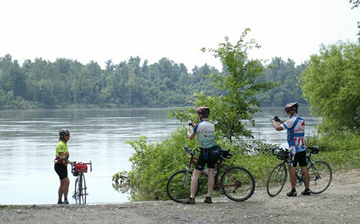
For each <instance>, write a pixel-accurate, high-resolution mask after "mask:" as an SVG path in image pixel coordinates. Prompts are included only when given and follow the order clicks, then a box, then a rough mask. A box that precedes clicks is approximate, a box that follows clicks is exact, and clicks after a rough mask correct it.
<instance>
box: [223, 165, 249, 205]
mask: <svg viewBox="0 0 360 224" xmlns="http://www.w3.org/2000/svg"><path fill="white" fill-rule="evenodd" d="M220 184H221V189H220V191H222V192H223V193H224V194H225V196H226V197H228V198H229V199H230V200H233V201H246V200H247V199H249V198H250V197H251V196H252V195H253V193H254V191H255V180H254V177H253V176H252V174H251V173H250V172H249V171H247V170H246V169H244V168H242V167H231V168H229V169H227V170H225V172H224V173H223V175H222V176H221V180H220Z"/></svg>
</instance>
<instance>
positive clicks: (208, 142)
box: [183, 107, 220, 204]
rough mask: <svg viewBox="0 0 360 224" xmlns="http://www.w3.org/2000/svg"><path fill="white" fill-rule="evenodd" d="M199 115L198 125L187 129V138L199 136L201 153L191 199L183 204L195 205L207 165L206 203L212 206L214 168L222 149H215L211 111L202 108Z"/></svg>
mask: <svg viewBox="0 0 360 224" xmlns="http://www.w3.org/2000/svg"><path fill="white" fill-rule="evenodd" d="M197 114H198V116H199V119H200V122H199V123H197V124H196V125H194V124H192V125H191V126H189V127H188V128H187V136H188V138H189V139H190V140H192V139H194V138H195V136H197V138H198V141H199V147H200V149H201V151H200V155H199V158H198V160H197V161H196V165H195V169H194V172H193V174H192V178H191V190H190V191H191V192H190V198H188V199H186V200H184V201H183V203H184V204H195V194H196V190H197V187H198V180H199V176H200V174H201V173H202V171H203V170H204V168H205V165H207V168H208V172H207V175H208V192H207V195H206V198H205V201H204V202H205V203H208V204H211V203H212V200H211V193H212V190H213V188H214V168H215V164H216V162H217V160H218V158H219V157H220V148H216V147H214V146H215V138H214V132H215V125H214V124H212V123H211V122H210V121H209V115H210V109H209V108H208V107H200V108H199V109H198V110H197ZM192 127H193V129H192Z"/></svg>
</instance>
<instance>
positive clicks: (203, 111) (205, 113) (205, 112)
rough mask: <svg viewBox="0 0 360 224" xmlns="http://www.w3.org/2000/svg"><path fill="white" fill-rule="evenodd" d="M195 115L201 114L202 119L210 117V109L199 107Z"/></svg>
mask: <svg viewBox="0 0 360 224" xmlns="http://www.w3.org/2000/svg"><path fill="white" fill-rule="evenodd" d="M197 114H201V115H202V117H204V118H208V117H209V115H210V109H209V108H208V107H200V108H199V109H198V110H197Z"/></svg>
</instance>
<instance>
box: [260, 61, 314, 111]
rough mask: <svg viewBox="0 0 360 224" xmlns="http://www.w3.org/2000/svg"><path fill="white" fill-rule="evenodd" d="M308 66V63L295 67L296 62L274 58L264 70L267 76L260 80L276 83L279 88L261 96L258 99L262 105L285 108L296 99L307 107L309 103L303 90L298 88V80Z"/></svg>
mask: <svg viewBox="0 0 360 224" xmlns="http://www.w3.org/2000/svg"><path fill="white" fill-rule="evenodd" d="M306 66H307V64H306V63H303V64H301V65H298V66H295V62H294V61H293V60H291V59H288V60H287V61H284V60H282V59H281V58H277V57H276V58H273V59H272V61H271V63H270V64H269V65H267V66H266V68H265V69H264V74H265V75H264V76H263V77H261V79H260V80H265V81H268V82H275V83H276V84H277V86H276V88H273V89H271V90H269V91H268V92H266V93H261V94H259V96H258V97H257V98H258V99H259V101H260V104H261V105H262V106H284V105H286V104H288V103H289V102H293V101H294V99H296V101H297V102H298V103H300V104H301V105H306V104H307V102H306V101H305V99H303V98H302V90H301V88H300V86H298V79H299V78H300V77H301V72H302V71H303V70H304V68H306Z"/></svg>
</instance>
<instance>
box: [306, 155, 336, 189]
mask: <svg viewBox="0 0 360 224" xmlns="http://www.w3.org/2000/svg"><path fill="white" fill-rule="evenodd" d="M308 170H309V174H310V191H311V193H313V194H320V193H322V192H324V191H325V190H326V189H328V187H329V186H330V183H331V181H332V170H331V167H330V165H329V164H328V163H326V162H324V161H316V162H315V163H313V164H311V165H310V166H309V168H308Z"/></svg>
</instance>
